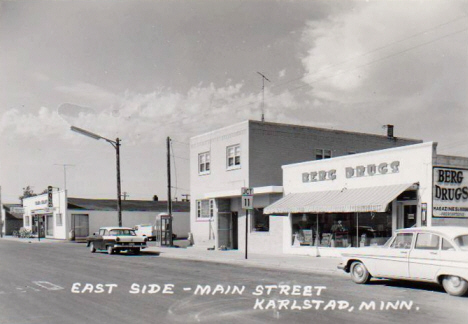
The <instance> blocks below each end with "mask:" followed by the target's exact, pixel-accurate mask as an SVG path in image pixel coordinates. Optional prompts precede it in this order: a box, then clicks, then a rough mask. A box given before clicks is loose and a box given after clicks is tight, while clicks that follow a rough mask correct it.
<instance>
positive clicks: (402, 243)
mask: <svg viewBox="0 0 468 324" xmlns="http://www.w3.org/2000/svg"><path fill="white" fill-rule="evenodd" d="M412 239H413V234H411V233H401V234H398V235H397V237H396V238H395V240H394V241H393V243H392V245H391V246H390V247H391V248H394V249H409V248H411V240H412Z"/></svg>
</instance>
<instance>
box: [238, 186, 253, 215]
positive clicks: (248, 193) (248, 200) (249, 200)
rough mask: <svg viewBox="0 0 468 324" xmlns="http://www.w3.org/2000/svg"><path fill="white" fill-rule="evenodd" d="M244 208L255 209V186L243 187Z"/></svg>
mask: <svg viewBox="0 0 468 324" xmlns="http://www.w3.org/2000/svg"><path fill="white" fill-rule="evenodd" d="M241 194H242V197H241V200H242V209H249V210H252V209H253V188H246V187H242V189H241Z"/></svg>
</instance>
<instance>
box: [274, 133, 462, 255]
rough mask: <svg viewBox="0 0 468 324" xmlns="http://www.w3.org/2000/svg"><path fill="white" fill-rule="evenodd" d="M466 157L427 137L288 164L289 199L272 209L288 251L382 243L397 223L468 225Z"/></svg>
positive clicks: (329, 251)
mask: <svg viewBox="0 0 468 324" xmlns="http://www.w3.org/2000/svg"><path fill="white" fill-rule="evenodd" d="M467 162H468V159H466V158H453V157H452V158H450V157H440V156H437V153H436V144H435V143H432V142H428V143H423V144H416V145H410V146H404V147H399V148H392V149H385V150H380V151H374V152H368V153H361V154H356V155H349V156H342V157H336V158H332V159H330V160H321V161H310V162H304V163H298V164H292V165H285V166H283V188H284V197H283V198H282V199H281V200H279V201H277V202H275V203H274V204H272V205H270V206H268V207H267V208H266V209H265V213H267V214H270V224H275V225H274V226H275V227H276V231H277V232H278V233H282V237H281V238H277V240H279V241H281V243H282V252H283V253H290V254H304V255H339V248H340V247H349V246H351V247H360V246H367V245H381V244H383V243H384V242H385V241H386V240H387V239H388V238H389V237H390V236H391V235H392V233H393V232H394V231H395V230H396V229H398V228H406V227H411V226H436V225H442V224H443V225H459V226H468V187H467V185H466V183H467V182H468V181H467V180H468V179H466V178H467V177H468V169H466V168H464V167H465V166H466V165H467ZM465 179H466V180H465ZM437 187H439V189H436V188H437ZM437 190H438V191H437ZM436 191H437V192H436ZM442 191H444V192H445V195H442V193H441V192H442ZM449 192H450V194H449ZM265 243H266V244H269V242H265Z"/></svg>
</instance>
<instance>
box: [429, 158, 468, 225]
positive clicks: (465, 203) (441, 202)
mask: <svg viewBox="0 0 468 324" xmlns="http://www.w3.org/2000/svg"><path fill="white" fill-rule="evenodd" d="M433 178H434V181H433V183H434V188H433V203H432V208H433V211H432V215H433V216H434V217H468V170H467V169H457V168H448V167H447V168H442V167H436V168H434V173H433Z"/></svg>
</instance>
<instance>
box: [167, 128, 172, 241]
mask: <svg viewBox="0 0 468 324" xmlns="http://www.w3.org/2000/svg"><path fill="white" fill-rule="evenodd" d="M171 189H172V188H171V138H170V137H169V136H168V137H167V214H168V215H169V217H170V219H172V198H171ZM170 234H171V235H170V237H169V240H170V242H171V244H170V246H172V221H171V230H170ZM166 235H167V234H166Z"/></svg>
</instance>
